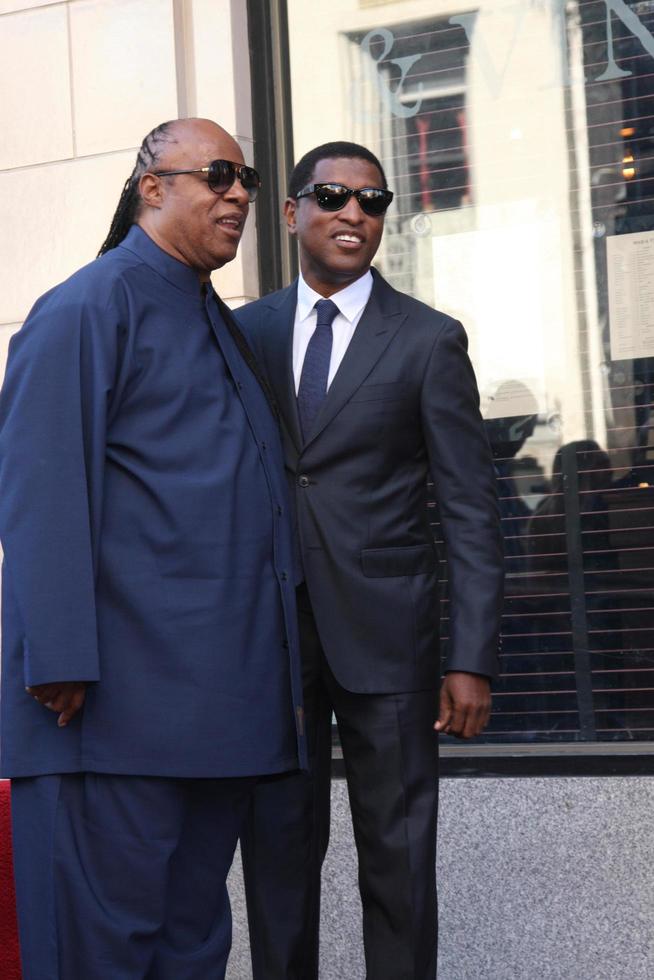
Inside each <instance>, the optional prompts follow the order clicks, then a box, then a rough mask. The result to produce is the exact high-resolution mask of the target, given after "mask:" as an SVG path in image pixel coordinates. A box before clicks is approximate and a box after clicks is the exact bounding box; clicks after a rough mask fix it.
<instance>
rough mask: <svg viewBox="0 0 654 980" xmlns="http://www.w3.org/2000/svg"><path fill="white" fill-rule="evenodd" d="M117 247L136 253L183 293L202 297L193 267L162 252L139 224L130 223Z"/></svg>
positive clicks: (198, 297) (198, 280)
mask: <svg viewBox="0 0 654 980" xmlns="http://www.w3.org/2000/svg"><path fill="white" fill-rule="evenodd" d="M118 247H119V248H126V249H128V250H129V251H130V252H133V253H134V255H138V257H139V258H140V259H141V260H142V261H143V262H145V264H146V265H149V266H150V268H152V269H154V270H155V272H158V273H159V275H160V276H163V278H164V279H166V280H167V281H168V282H170V283H172V284H173V286H177V288H178V289H181V290H183V291H184V292H185V293H192V294H193V296H195V297H196V298H197V299H198V300H201V299H202V296H201V293H200V279H199V277H198V274H197V272H196V271H195V269H192V268H191V266H190V265H186V264H185V263H184V262H180V261H179V259H175V258H173V256H172V255H169V254H168V252H164V250H163V249H162V248H159V246H158V245H157V244H155V242H153V241H152V239H151V238H150V236H149V235H147V234H146V233H145V232H144V231H143V229H142V228H141V227H140V226H139V225H132V227H131V228H130V230H129V231H128V232H127V235H126V236H125V238H124V239H123V241H122V242H121V243H120V245H119V246H118Z"/></svg>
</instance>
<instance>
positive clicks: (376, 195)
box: [295, 184, 393, 217]
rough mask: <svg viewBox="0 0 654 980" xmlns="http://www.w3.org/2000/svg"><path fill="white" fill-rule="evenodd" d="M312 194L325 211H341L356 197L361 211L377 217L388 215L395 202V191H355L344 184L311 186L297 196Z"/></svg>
mask: <svg viewBox="0 0 654 980" xmlns="http://www.w3.org/2000/svg"><path fill="white" fill-rule="evenodd" d="M310 194H315V195H316V203H317V204H318V207H319V208H322V210H323V211H340V210H341V208H344V207H345V205H346V204H347V202H348V201H349V200H350V198H351V197H356V199H357V201H358V203H359V207H360V208H361V210H362V211H364V212H365V213H366V214H371V215H374V216H375V217H379V216H380V215H382V214H386V210H387V208H388V205H389V204H390V203H391V201H392V200H393V191H387V190H385V189H384V188H383V187H362V188H361V189H360V190H358V191H353V190H352V188H351V187H345V186H344V185H343V184H309V186H308V187H304V188H303V189H302V190H301V191H300V193H299V194H296V195H295V196H296V198H300V197H308V196H309V195H310Z"/></svg>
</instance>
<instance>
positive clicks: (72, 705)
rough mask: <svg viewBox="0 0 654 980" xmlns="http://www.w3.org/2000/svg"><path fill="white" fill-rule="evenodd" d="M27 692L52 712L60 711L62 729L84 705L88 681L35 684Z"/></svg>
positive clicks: (59, 720)
mask: <svg viewBox="0 0 654 980" xmlns="http://www.w3.org/2000/svg"><path fill="white" fill-rule="evenodd" d="M25 690H26V691H27V693H28V694H31V695H32V697H33V698H35V699H36V700H37V701H38V702H39V704H42V705H44V707H46V708H49V709H50V711H58V712H59V717H58V718H57V724H58V725H59V727H60V728H65V727H66V725H67V724H68V722H69V721H70V719H71V718H72V717H73V715H75V714H77V712H78V711H79V710H80V708H81V707H82V705H83V704H84V698H85V697H86V681H59V682H57V681H54V682H53V683H52V684H35V685H34V686H33V687H26V688H25Z"/></svg>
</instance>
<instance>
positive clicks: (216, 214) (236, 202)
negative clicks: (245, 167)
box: [138, 119, 249, 279]
mask: <svg viewBox="0 0 654 980" xmlns="http://www.w3.org/2000/svg"><path fill="white" fill-rule="evenodd" d="M174 135H175V139H176V140H177V142H175V143H171V144H170V145H169V146H167V147H166V149H165V151H164V153H162V155H161V158H160V159H159V160H158V162H157V166H156V170H194V169H196V168H198V167H206V166H207V164H208V163H210V162H211V160H219V159H222V160H231V161H232V162H233V163H244V162H245V161H244V159H243V154H242V153H241V149H240V147H239V145H238V143H236V141H235V140H233V139H232V137H231V136H230V135H229V133H227V132H226V131H225V130H224V129H222V128H221V127H220V126H218V125H216V123H213V122H211V121H210V120H208V119H190V120H184V121H180V122H179V123H176V124H175V131H174ZM140 192H141V198H142V201H143V206H142V209H141V213H140V215H139V220H138V223H139V225H140V226H141V227H142V228H143V230H144V231H145V232H146V233H147V234H148V235H149V236H150V238H152V239H153V240H154V241H155V242H156V243H157V245H159V247H160V248H162V249H163V250H164V251H165V252H168V253H169V254H170V255H173V256H174V257H175V258H176V259H179V260H180V261H181V262H184V263H185V264H186V265H190V266H191V267H192V268H193V269H196V270H197V271H198V274H199V276H200V278H201V279H208V278H209V273H210V272H211V271H212V269H219V268H220V267H221V266H223V265H225V263H226V262H231V260H232V259H233V258H234V257H235V256H236V251H237V249H238V244H239V242H240V240H241V235H242V233H243V227H244V225H245V219H246V218H247V214H248V208H249V202H248V195H247V192H246V191H245V190H244V188H243V187H242V186H241V183H240V181H239V180H235V181H234V183H233V184H232V186H231V187H230V188H229V189H228V190H226V191H224V193H221V194H215V193H214V192H213V191H212V190H211V189H210V188H209V185H208V184H207V177H206V174H179V175H178V176H176V177H156V176H154V175H153V174H145V175H144V176H143V177H142V178H141V182H140Z"/></svg>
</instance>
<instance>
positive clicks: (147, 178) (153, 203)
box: [139, 174, 165, 208]
mask: <svg viewBox="0 0 654 980" xmlns="http://www.w3.org/2000/svg"><path fill="white" fill-rule="evenodd" d="M139 193H140V195H141V200H142V201H143V203H144V204H147V206H148V207H150V208H160V207H161V205H162V203H163V199H164V194H165V190H164V185H163V181H162V180H161V177H157V176H156V174H143V176H142V177H141V179H140V180H139Z"/></svg>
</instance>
